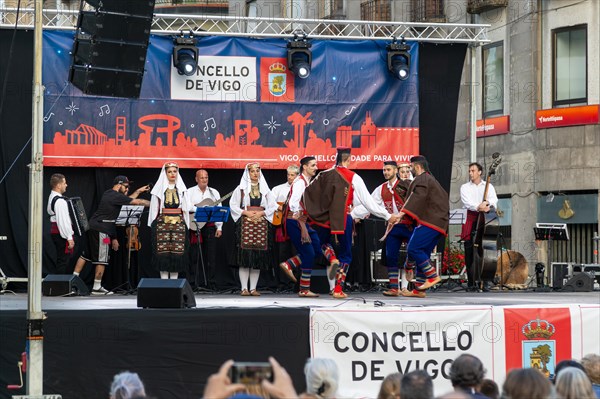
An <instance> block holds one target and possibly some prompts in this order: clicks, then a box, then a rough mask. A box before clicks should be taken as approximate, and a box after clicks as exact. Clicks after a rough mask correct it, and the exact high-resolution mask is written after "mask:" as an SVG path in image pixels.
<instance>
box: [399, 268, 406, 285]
mask: <svg viewBox="0 0 600 399" xmlns="http://www.w3.org/2000/svg"><path fill="white" fill-rule="evenodd" d="M398 273H399V274H400V275H401V276H402V284H401V285H400V289H402V288H406V289H408V280H407V279H406V271H405V270H404V269H400V270H398Z"/></svg>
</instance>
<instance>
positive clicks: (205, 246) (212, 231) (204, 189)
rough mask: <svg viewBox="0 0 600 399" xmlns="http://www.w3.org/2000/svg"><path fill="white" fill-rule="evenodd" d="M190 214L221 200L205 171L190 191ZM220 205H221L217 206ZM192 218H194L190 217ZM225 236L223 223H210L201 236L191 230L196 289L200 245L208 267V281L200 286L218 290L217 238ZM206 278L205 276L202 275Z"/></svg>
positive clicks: (191, 257)
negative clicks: (211, 202)
mask: <svg viewBox="0 0 600 399" xmlns="http://www.w3.org/2000/svg"><path fill="white" fill-rule="evenodd" d="M188 197H189V203H190V204H192V205H191V206H190V212H192V213H193V214H195V213H196V209H197V207H196V205H197V204H200V203H201V202H202V201H204V200H210V201H213V202H214V201H217V200H219V199H220V198H221V195H220V194H219V192H218V191H217V190H216V189H214V188H212V187H209V186H208V172H207V171H206V170H205V169H200V170H198V171H196V185H195V186H194V187H191V188H190V189H189V190H188ZM216 205H219V204H216ZM190 217H193V216H192V215H190ZM222 235H223V222H208V223H206V224H205V225H204V226H203V227H202V228H201V229H200V236H198V232H197V231H195V230H194V229H190V274H189V277H190V280H191V281H190V283H191V284H192V286H194V288H196V287H195V286H196V283H197V281H198V277H199V276H198V274H199V270H200V265H199V259H200V256H199V255H200V254H199V253H198V244H200V248H201V250H202V254H201V255H202V260H203V261H204V266H205V267H206V281H204V277H203V278H202V280H201V281H200V285H202V286H204V287H206V288H209V289H215V288H216V279H215V272H216V265H217V238H220V237H221V236H222ZM202 276H204V274H202Z"/></svg>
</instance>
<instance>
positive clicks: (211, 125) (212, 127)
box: [204, 118, 217, 132]
mask: <svg viewBox="0 0 600 399" xmlns="http://www.w3.org/2000/svg"><path fill="white" fill-rule="evenodd" d="M210 121H212V123H211V124H210V127H211V129H214V128H215V127H217V123H216V122H215V118H208V119H206V120H205V121H204V123H205V124H206V127H205V128H204V131H205V132H208V122H210Z"/></svg>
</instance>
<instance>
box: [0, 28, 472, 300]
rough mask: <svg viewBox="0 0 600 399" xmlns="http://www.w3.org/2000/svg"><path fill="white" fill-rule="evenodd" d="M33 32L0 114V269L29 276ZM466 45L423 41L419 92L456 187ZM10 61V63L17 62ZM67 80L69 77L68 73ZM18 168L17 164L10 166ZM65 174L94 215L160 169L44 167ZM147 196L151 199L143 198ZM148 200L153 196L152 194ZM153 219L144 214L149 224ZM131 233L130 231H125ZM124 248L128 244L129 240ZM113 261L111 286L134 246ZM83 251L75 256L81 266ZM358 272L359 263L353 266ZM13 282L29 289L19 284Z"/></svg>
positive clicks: (1, 70) (222, 267)
mask: <svg viewBox="0 0 600 399" xmlns="http://www.w3.org/2000/svg"><path fill="white" fill-rule="evenodd" d="M12 37H13V31H12V30H0V54H3V55H9V49H10V47H11V46H10V44H11V39H12ZM32 41H33V35H32V32H29V31H18V32H17V34H16V38H15V42H14V46H13V48H14V52H13V54H12V56H3V57H2V58H1V59H0V80H1V81H2V82H4V81H5V78H6V79H7V80H6V81H7V85H6V90H5V96H4V101H3V108H2V114H1V115H0V129H1V130H0V148H1V151H0V167H1V169H0V172H1V177H2V178H3V179H4V180H3V181H2V183H1V184H0V212H1V215H2V217H0V235H4V236H7V237H8V239H7V240H6V241H0V248H1V251H0V252H1V253H2V255H3V256H2V259H1V260H0V267H2V269H3V270H4V272H5V273H6V274H7V275H8V276H13V277H17V276H18V277H23V276H26V275H27V242H28V240H27V222H28V212H29V178H28V176H29V169H28V167H27V165H28V164H29V163H30V160H31V144H30V137H31V97H32V96H31V76H32V62H33V61H32V54H33V44H32ZM466 48H467V47H466V45H463V44H452V45H450V44H444V45H441V44H440V45H435V44H421V47H420V56H419V57H420V60H419V67H420V69H419V76H420V82H419V85H420V86H419V96H420V111H419V112H420V118H419V123H420V137H421V138H420V151H421V154H423V155H425V156H426V157H427V158H428V159H429V160H430V165H431V170H432V173H433V174H434V175H435V176H436V177H437V178H438V180H439V181H440V182H441V183H442V185H443V186H444V187H445V188H446V189H447V190H448V189H449V188H450V177H451V172H452V168H451V164H452V156H453V148H454V132H455V125H456V110H457V104H458V93H459V89H460V77H461V71H462V67H463V62H464V56H465V52H466ZM9 61H10V63H9ZM65 78H66V77H65ZM9 169H10V170H9ZM57 172H58V173H62V174H64V175H65V176H66V177H67V182H68V185H69V187H68V189H67V193H66V195H67V196H79V197H81V198H82V200H83V203H84V205H85V207H86V211H87V214H88V215H91V214H92V213H93V211H95V209H96V207H97V205H98V201H99V199H100V196H101V195H102V193H103V192H104V191H105V190H106V189H108V188H109V187H110V186H111V183H112V179H113V178H114V176H116V175H119V174H124V175H127V176H129V178H130V179H132V180H134V183H133V184H132V186H133V188H134V189H135V188H137V187H138V186H141V185H145V184H147V183H149V182H155V181H156V179H157V177H158V174H159V171H158V170H154V169H113V168H67V167H65V168H56V167H53V168H50V167H48V168H44V183H46V182H48V181H49V178H50V176H51V175H52V174H53V173H57ZM208 172H209V175H210V183H209V184H210V185H211V186H213V187H215V188H216V189H217V190H219V192H220V193H221V194H222V195H224V194H226V193H228V192H230V191H231V190H233V189H234V188H235V187H236V186H237V184H238V183H239V179H240V177H241V171H240V170H222V169H221V170H209V171H208ZM358 172H359V174H360V175H361V176H362V177H363V179H364V180H365V182H366V184H367V187H368V188H369V189H371V190H372V189H374V188H375V187H376V186H377V185H378V184H380V183H381V179H382V177H381V172H380V171H378V170H362V171H358ZM194 173H195V171H194V170H182V171H181V174H182V177H183V179H184V181H185V182H186V184H187V185H188V186H192V185H193V184H195V182H194ZM264 174H265V177H266V179H267V181H268V182H270V185H271V186H275V185H277V184H280V183H282V182H284V181H285V171H276V170H265V171H264ZM49 192H50V187H49V186H48V184H45V185H44V212H43V213H44V237H43V272H44V274H50V273H52V272H53V271H54V262H53V261H52V259H53V257H54V256H53V251H54V247H53V245H52V242H51V240H50V237H49V222H48V218H47V217H46V211H45V208H46V198H47V197H48V195H49ZM142 198H144V197H142ZM146 198H149V197H148V195H147V194H146ZM146 223H147V218H143V219H142V224H143V225H144V226H145V224H146ZM121 233H122V234H124V233H123V232H121ZM140 236H141V242H142V248H141V250H140V251H139V254H137V253H135V252H133V253H132V256H131V259H132V261H131V263H132V264H133V265H134V266H136V265H137V263H138V262H139V271H138V273H137V274H138V275H139V276H141V277H145V276H147V277H154V276H156V273H157V272H156V271H154V270H150V267H149V259H150V251H149V248H148V244H147V243H149V242H150V239H149V238H150V237H149V229H146V228H142V229H140ZM233 237H234V236H233V223H232V222H231V221H230V222H229V223H228V225H226V226H225V228H224V233H223V237H222V238H221V239H220V240H219V246H218V251H219V254H222V255H223V256H218V262H219V264H218V270H217V279H218V284H219V287H220V288H223V289H226V288H228V287H234V286H236V281H235V276H234V274H235V273H233V271H232V270H231V269H230V268H229V267H227V265H228V264H229V260H228V255H230V254H232V253H234V251H233V250H232V246H233ZM371 241H372V240H371V237H366V238H364V239H362V238H361V239H359V240H358V242H371ZM122 248H125V247H124V245H123V246H122ZM367 249H371V248H360V249H359V253H358V259H356V260H355V262H354V268H355V269H361V270H362V271H359V272H357V273H354V272H351V275H349V282H358V283H366V282H368V280H369V278H368V273H366V272H364V270H366V269H367V268H368V252H369V251H368V250H367ZM112 258H113V259H112V261H111V265H110V267H109V268H108V269H107V273H106V277H105V281H104V284H105V286H106V287H107V288H111V289H112V288H115V287H116V286H118V285H120V284H122V283H123V282H124V281H126V279H127V278H126V276H127V266H126V265H127V259H128V258H129V256H128V253H127V251H120V254H113V256H112ZM75 259H76V257H73V259H72V262H71V267H73V264H74V261H75ZM351 270H352V268H351ZM82 277H83V279H84V280H85V281H86V282H88V283H91V280H92V273H91V268H90V267H89V266H88V267H87V268H86V269H85V272H84V273H83V274H82ZM274 279H275V277H274V276H264V278H263V279H262V280H263V281H261V285H262V286H265V285H267V286H269V285H272V284H273V280H274ZM11 288H17V289H18V288H21V289H22V288H23V287H18V286H17V285H14V284H13V285H11Z"/></svg>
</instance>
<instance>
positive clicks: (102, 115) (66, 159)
mask: <svg viewBox="0 0 600 399" xmlns="http://www.w3.org/2000/svg"><path fill="white" fill-rule="evenodd" d="M311 44H312V46H311V51H312V65H311V74H310V76H309V77H308V78H307V79H299V78H296V77H295V76H294V74H293V73H291V72H290V68H289V65H287V48H286V46H287V41H286V40H284V39H256V38H253V39H252V38H241V37H218V36H209V37H201V38H198V43H197V47H198V52H199V58H198V69H197V71H196V73H195V74H194V75H193V76H185V75H180V74H179V73H178V72H177V70H176V69H175V68H174V67H173V62H172V54H173V46H174V44H173V38H172V37H170V36H157V35H153V36H151V37H150V46H149V48H148V53H147V57H146V68H145V73H144V79H143V83H142V88H141V93H140V98H139V99H123V98H111V97H97V96H87V95H84V94H83V93H82V92H81V91H80V90H79V89H78V88H76V87H74V86H72V85H71V84H70V83H69V82H68V79H67V76H68V70H69V65H70V56H69V53H70V51H71V49H72V46H73V32H61V31H49V30H46V31H44V53H43V56H44V71H43V76H44V82H43V83H44V85H45V87H46V89H47V90H46V92H45V100H44V107H45V109H44V164H45V165H46V166H98V167H149V168H157V167H160V165H162V164H163V162H164V161H165V160H166V159H168V160H173V161H178V163H179V164H180V165H181V166H182V167H184V168H189V167H193V168H199V167H203V168H242V167H243V166H244V165H245V164H246V163H247V162H248V161H250V160H252V161H259V162H261V166H262V167H263V168H267V169H275V168H277V169H279V168H286V167H287V166H288V165H289V164H291V163H298V161H299V160H300V158H302V157H304V156H306V155H312V156H315V157H316V158H317V161H318V162H319V167H320V168H321V169H323V168H326V167H328V166H330V165H331V164H332V163H333V161H334V159H335V148H336V147H340V146H345V147H351V148H352V157H353V164H352V167H353V168H357V169H379V168H380V167H381V162H382V161H386V160H395V161H398V162H400V161H407V160H409V159H410V157H411V156H412V155H414V154H417V153H418V151H419V124H418V123H419V122H418V121H419V98H418V92H419V90H418V81H419V80H418V70H419V68H418V67H419V65H418V64H419V57H418V45H417V44H416V43H411V44H410V53H411V66H410V77H409V78H408V79H407V80H406V81H400V80H398V79H395V78H394V77H393V76H392V75H391V74H390V73H389V72H388V68H387V63H386V51H387V50H386V48H385V46H386V43H384V42H381V41H373V40H371V41H369V40H365V41H343V40H311Z"/></svg>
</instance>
